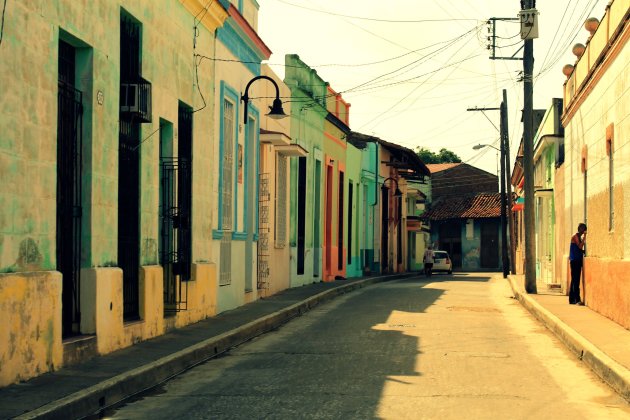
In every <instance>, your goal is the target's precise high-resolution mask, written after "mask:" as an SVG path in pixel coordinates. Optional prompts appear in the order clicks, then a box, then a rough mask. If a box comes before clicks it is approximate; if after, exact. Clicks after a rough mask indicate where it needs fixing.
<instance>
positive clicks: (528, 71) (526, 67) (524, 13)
mask: <svg viewBox="0 0 630 420" xmlns="http://www.w3.org/2000/svg"><path fill="white" fill-rule="evenodd" d="M535 7H536V1H535V0H521V13H520V17H521V38H522V39H524V41H525V45H524V48H523V86H524V88H523V89H524V92H523V170H524V177H525V208H524V213H525V214H524V216H525V291H526V292H527V293H537V290H536V261H535V258H536V257H535V246H536V244H535V243H534V238H535V236H534V233H535V232H534V150H533V149H534V145H533V138H534V135H533V134H534V133H533V128H534V123H533V108H534V106H533V83H532V82H533V80H532V74H533V70H534V41H533V36H529V32H526V31H524V28H526V27H528V24H529V28H530V32H531V30H532V29H533V28H534V27H535V25H536V23H535V19H536V16H535V10H534V11H533V12H534V13H529V12H528V11H532V9H534V8H535ZM530 18H531V19H532V21H531V22H529V19H530ZM536 32H537V27H536ZM536 36H537V34H536Z"/></svg>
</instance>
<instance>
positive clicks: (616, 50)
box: [556, 0, 630, 328]
mask: <svg viewBox="0 0 630 420" xmlns="http://www.w3.org/2000/svg"><path fill="white" fill-rule="evenodd" d="M629 8H630V5H629V4H628V2H627V1H621V0H615V1H614V2H612V3H611V6H610V8H608V9H607V11H606V15H605V16H604V18H603V20H602V21H603V22H608V23H607V24H605V25H601V24H600V26H599V28H598V30H597V32H596V33H595V35H594V36H593V39H595V41H594V46H593V47H592V49H593V51H591V52H596V50H597V49H600V50H601V52H602V54H603V55H602V56H601V57H600V58H598V55H599V54H594V55H593V56H591V57H592V58H591V57H589V54H585V55H583V56H582V57H581V58H580V60H579V62H578V65H577V66H576V67H584V71H583V72H581V73H579V74H577V75H576V74H575V73H576V72H574V75H572V76H571V79H570V80H568V81H567V83H566V84H565V103H564V106H565V109H564V114H563V121H562V122H563V124H564V126H565V131H564V134H565V148H564V150H565V162H564V165H563V166H564V173H563V178H564V179H563V182H564V184H563V190H564V205H563V206H562V207H559V206H556V220H557V224H562V225H563V228H562V229H561V230H560V232H562V234H564V237H563V238H560V239H559V241H558V243H560V244H562V243H564V246H563V247H562V252H561V253H560V252H558V255H557V256H556V258H557V259H561V260H560V262H559V263H557V265H560V264H562V265H564V266H565V267H566V260H567V256H568V251H569V240H570V237H571V235H572V234H573V233H575V231H576V229H577V225H578V223H580V222H585V223H586V224H587V225H588V235H587V240H586V259H585V262H584V279H585V289H586V290H585V292H586V296H585V300H586V304H587V305H588V306H589V307H590V308H591V309H593V310H595V311H597V312H599V313H601V314H603V315H605V316H607V317H609V318H611V319H612V320H613V321H616V322H617V323H619V324H621V325H623V326H625V327H626V328H628V327H629V323H630V321H629V320H630V308H629V304H628V296H630V283H629V282H628V280H627V278H628V276H627V261H628V260H629V259H630V249H629V247H628V244H629V243H630V226H628V225H627V224H626V223H625V221H626V220H630V194H626V191H628V188H629V185H630V171H628V165H627V164H626V163H627V162H628V161H629V160H630V150H629V149H628V148H626V147H623V146H624V144H625V141H626V139H628V137H629V136H630V118H628V116H629V115H630V111H629V110H630V91H629V90H628V89H627V81H628V80H630V67H629V66H628V62H630V45H629V44H628V40H630V24H628V22H627V20H625V19H623V18H622V17H623V16H624V15H626V14H627V11H628V9H629ZM608 26H610V27H608ZM613 33H614V34H617V37H616V38H615V40H608V41H607V42H600V41H598V40H599V39H600V38H602V36H603V37H604V38H606V40H607V38H608V36H610V35H612V34H613ZM589 45H590V44H589ZM589 48H590V47H589ZM578 76H579V77H578ZM576 77H577V79H576ZM611 157H612V161H613V171H612V172H613V177H612V179H611V178H610V177H609V175H610V169H611V168H610V161H611V160H610V158H611ZM611 181H612V183H611ZM611 184H612V185H611ZM611 186H612V189H611ZM611 193H612V194H613V195H612V200H611ZM611 216H612V217H611ZM611 219H612V221H613V223H612V225H611V223H610V221H611ZM565 273H566V274H565ZM563 274H564V276H566V277H564V280H565V281H566V279H567V278H568V270H566V268H565V271H563Z"/></svg>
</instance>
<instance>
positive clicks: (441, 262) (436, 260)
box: [432, 251, 453, 274]
mask: <svg viewBox="0 0 630 420" xmlns="http://www.w3.org/2000/svg"><path fill="white" fill-rule="evenodd" d="M432 271H433V272H436V271H446V272H447V273H448V274H452V273H453V261H452V260H451V258H450V257H449V256H448V252H446V251H433V270H432Z"/></svg>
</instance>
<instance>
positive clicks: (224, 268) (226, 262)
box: [219, 233, 232, 286]
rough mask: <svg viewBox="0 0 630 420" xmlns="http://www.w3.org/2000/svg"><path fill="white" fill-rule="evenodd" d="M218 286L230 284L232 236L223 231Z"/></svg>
mask: <svg viewBox="0 0 630 420" xmlns="http://www.w3.org/2000/svg"><path fill="white" fill-rule="evenodd" d="M220 254H221V257H220V258H221V261H220V267H219V286H226V285H228V284H232V236H231V234H227V233H224V234H223V238H221V249H220Z"/></svg>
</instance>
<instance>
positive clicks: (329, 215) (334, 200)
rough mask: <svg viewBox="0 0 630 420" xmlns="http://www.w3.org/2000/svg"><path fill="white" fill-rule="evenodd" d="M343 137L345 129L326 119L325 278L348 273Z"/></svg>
mask: <svg viewBox="0 0 630 420" xmlns="http://www.w3.org/2000/svg"><path fill="white" fill-rule="evenodd" d="M342 137H343V132H342V131H341V130H340V129H339V128H337V127H336V126H335V125H334V124H332V123H331V122H330V121H328V120H327V121H325V122H324V159H325V165H324V168H326V169H325V171H324V185H325V188H324V209H325V211H324V217H323V219H320V221H319V222H320V223H323V230H324V232H325V233H324V242H323V256H324V267H323V280H324V281H332V280H334V279H335V278H337V277H346V252H347V250H346V244H347V243H348V241H347V232H346V226H347V220H348V219H347V213H348V212H347V203H348V174H347V170H346V149H347V146H346V142H345V140H343V139H342ZM342 180H343V184H342ZM340 191H341V193H342V194H340ZM316 223H317V221H316ZM340 229H341V231H340Z"/></svg>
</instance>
